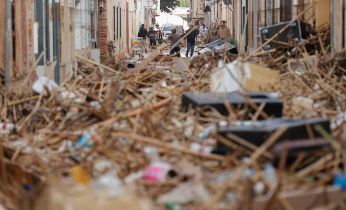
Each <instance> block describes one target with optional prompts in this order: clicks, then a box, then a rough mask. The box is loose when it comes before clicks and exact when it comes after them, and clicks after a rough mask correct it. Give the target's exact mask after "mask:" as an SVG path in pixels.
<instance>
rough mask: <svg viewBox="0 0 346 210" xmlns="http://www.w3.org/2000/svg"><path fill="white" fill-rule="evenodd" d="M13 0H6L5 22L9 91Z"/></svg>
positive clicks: (7, 84) (6, 77)
mask: <svg viewBox="0 0 346 210" xmlns="http://www.w3.org/2000/svg"><path fill="white" fill-rule="evenodd" d="M11 4H12V3H11V0H6V11H5V13H6V20H5V27H6V28H5V30H6V34H5V40H6V43H5V66H4V67H5V72H4V73H5V85H6V88H7V90H9V87H10V74H11V65H10V59H11V43H12V38H11V32H12V19H11V18H12V8H11Z"/></svg>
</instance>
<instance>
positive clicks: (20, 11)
mask: <svg viewBox="0 0 346 210" xmlns="http://www.w3.org/2000/svg"><path fill="white" fill-rule="evenodd" d="M22 2H23V1H18V0H17V1H14V17H15V19H14V21H15V22H14V25H15V33H14V36H15V46H13V47H14V48H15V49H16V54H15V57H14V59H15V63H14V65H15V66H14V67H15V68H14V69H13V72H14V73H15V75H18V74H21V73H22V70H23V42H22V41H23V39H22V38H23V37H22V35H23V32H24V31H25V28H23V26H24V25H25V23H24V24H23V19H25V10H24V8H23V7H22Z"/></svg>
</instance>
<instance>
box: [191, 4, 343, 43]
mask: <svg viewBox="0 0 346 210" xmlns="http://www.w3.org/2000/svg"><path fill="white" fill-rule="evenodd" d="M192 1H193V5H196V4H197V2H199V0H192ZM344 1H345V0H256V1H252V0H205V1H204V5H205V6H204V17H203V19H204V22H205V23H206V24H207V25H208V26H210V25H212V24H213V23H216V22H219V21H221V20H225V21H227V26H228V27H229V28H230V29H231V33H232V36H233V37H234V38H235V39H236V40H238V42H240V41H242V40H243V37H245V39H244V41H245V48H246V49H249V50H251V49H254V48H257V47H258V46H259V44H260V41H261V40H260V35H259V29H260V28H262V27H266V26H271V25H274V24H278V23H280V22H287V21H290V20H292V19H293V18H295V17H296V16H297V15H298V14H300V13H302V12H303V11H305V13H304V15H303V16H302V17H301V19H302V20H304V21H306V22H309V23H311V24H313V25H315V26H317V27H322V26H326V25H328V24H329V23H330V21H331V20H334V19H337V20H339V21H337V20H336V21H333V22H332V23H333V24H334V26H332V28H331V30H332V31H335V30H336V31H335V33H334V34H335V36H336V37H335V38H336V39H337V40H339V41H338V43H339V44H336V46H342V45H340V43H341V38H340V37H344V35H343V34H344V33H341V31H340V30H342V29H343V27H335V26H336V25H339V26H340V25H342V23H344V22H345V21H344V20H342V21H341V19H342V17H345V15H344V14H345V13H344V12H343V8H345V2H344ZM331 10H332V11H334V12H333V13H331V12H330V11H331ZM339 10H340V12H339V13H335V11H339ZM331 14H332V15H331ZM335 16H337V17H335ZM340 21H341V22H340ZM344 28H345V27H344ZM339 34H341V35H339ZM333 40H334V39H333ZM343 43H345V41H343Z"/></svg>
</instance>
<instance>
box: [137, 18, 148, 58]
mask: <svg viewBox="0 0 346 210" xmlns="http://www.w3.org/2000/svg"><path fill="white" fill-rule="evenodd" d="M138 37H141V38H142V39H143V48H144V51H145V52H146V53H147V52H148V51H147V48H146V39H147V37H149V33H148V30H147V29H146V28H145V27H144V24H142V25H141V27H140V28H139V31H138Z"/></svg>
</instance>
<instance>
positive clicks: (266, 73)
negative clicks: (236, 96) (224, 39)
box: [210, 60, 280, 92]
mask: <svg viewBox="0 0 346 210" xmlns="http://www.w3.org/2000/svg"><path fill="white" fill-rule="evenodd" d="M278 83H280V77H279V72H276V71H273V70H271V69H269V68H265V67H262V66H259V65H256V64H251V63H242V62H240V61H238V60H237V61H234V62H232V63H229V64H226V65H224V66H222V67H221V68H218V69H217V70H216V71H215V72H214V73H213V74H212V75H211V84H210V90H211V92H232V91H239V90H245V91H271V90H272V89H273V87H274V86H275V85H277V84H278Z"/></svg>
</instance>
